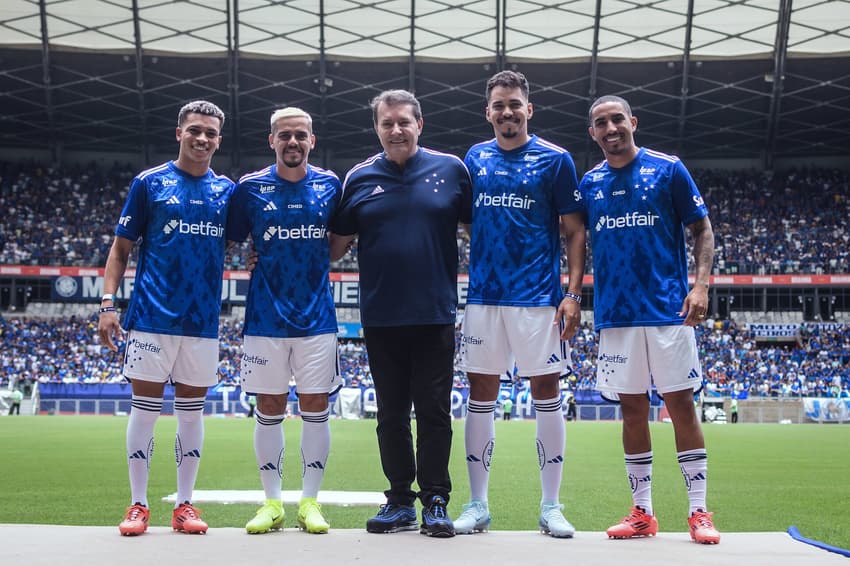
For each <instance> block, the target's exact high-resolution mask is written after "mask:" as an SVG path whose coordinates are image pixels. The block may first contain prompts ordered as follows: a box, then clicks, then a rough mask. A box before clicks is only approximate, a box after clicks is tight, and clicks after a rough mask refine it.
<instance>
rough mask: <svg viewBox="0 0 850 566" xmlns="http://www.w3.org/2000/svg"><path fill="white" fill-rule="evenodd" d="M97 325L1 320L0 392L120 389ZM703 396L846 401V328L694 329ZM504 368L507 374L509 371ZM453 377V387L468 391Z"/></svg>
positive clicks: (360, 372) (236, 324)
mask: <svg viewBox="0 0 850 566" xmlns="http://www.w3.org/2000/svg"><path fill="white" fill-rule="evenodd" d="M96 327H97V319H96V317H94V316H92V317H88V318H86V317H74V316H72V317H67V318H53V319H46V318H7V319H2V318H0V344H2V354H0V387H9V386H10V385H19V386H20V385H24V386H27V385H29V384H31V383H33V382H35V381H38V382H41V383H47V382H59V383H105V382H116V381H121V380H122V379H123V378H122V377H121V372H120V368H121V361H122V357H123V352H122V350H123V343H119V351H118V353H116V354H112V353H111V352H109V351H108V350H106V349H104V348H102V347H101V346H100V345H99V344H98V342H97V338H96ZM241 332H242V321H241V320H239V319H226V320H223V321H222V324H221V329H220V337H221V338H220V342H221V349H220V361H219V373H220V375H221V380H222V381H224V382H227V383H232V384H238V379H239V371H238V370H239V357H240V355H241V343H242V339H241ZM697 338H698V343H699V349H700V356H701V359H702V363H703V369H704V379H705V390H706V395H708V396H717V397H726V396H734V397H798V396H804V397H805V396H812V397H848V395H850V393H848V391H850V325H848V324H837V323H830V324H818V323H804V324H802V325H800V328H799V333H798V336H797V339H796V341H793V342H790V343H785V344H784V345H781V344H780V343H777V342H769V343H759V342H758V341H757V339H756V336H755V334H754V333H753V332H751V331H749V330H748V329H747V328H745V327H744V326H743V325H742V326H739V325H737V324H736V323H735V322H734V321H731V320H725V321H712V320H709V321H708V322H707V323H706V324H705V325H704V326H698V327H697ZM572 346H573V373H572V375H570V376H569V377H568V378H567V379H566V382H565V387H566V388H568V389H570V390H571V391H572V392H579V391H581V390H592V389H593V387H594V380H595V375H596V369H595V366H596V356H597V334H596V333H595V332H594V330H593V328H592V326H591V325H590V324H583V325H582V327H581V329H580V330H579V332H578V334H577V335H576V337H575V338H574V339H573V341H572ZM339 355H340V368H341V372H342V376H343V379H344V381H345V384H346V386H349V387H359V386H361V385H365V386H369V385H371V379H372V378H371V374H370V372H369V361H368V358H367V355H366V349H365V347H364V344H363V342H362V341H361V340H343V341H341V345H340V349H339ZM507 369H508V368H506V371H507ZM467 385H468V384H467V382H466V379H465V376H464V374H463V372H460V371H456V373H455V386H456V387H458V388H462V387H466V386H467Z"/></svg>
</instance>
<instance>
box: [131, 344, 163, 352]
mask: <svg viewBox="0 0 850 566" xmlns="http://www.w3.org/2000/svg"><path fill="white" fill-rule="evenodd" d="M135 346H136V350H137V351H138V350H142V351H143V352H153V353H154V354H158V353H159V352H160V351H161V350H162V348H161V347H160V346H158V345H156V344H154V343H153V342H136V343H135Z"/></svg>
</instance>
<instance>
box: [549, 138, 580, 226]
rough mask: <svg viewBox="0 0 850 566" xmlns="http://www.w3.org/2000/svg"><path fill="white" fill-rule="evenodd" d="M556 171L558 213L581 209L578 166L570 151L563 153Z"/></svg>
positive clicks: (556, 207)
mask: <svg viewBox="0 0 850 566" xmlns="http://www.w3.org/2000/svg"><path fill="white" fill-rule="evenodd" d="M557 167H558V168H557V171H556V173H555V209H556V210H557V211H558V214H561V215H563V214H572V213H573V212H580V211H581V194H579V191H578V179H577V178H576V166H575V163H573V158H572V157H570V154H569V153H566V152H565V153H562V154H561V157H560V159H559V160H558V165H557Z"/></svg>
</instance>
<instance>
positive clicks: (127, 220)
mask: <svg viewBox="0 0 850 566" xmlns="http://www.w3.org/2000/svg"><path fill="white" fill-rule="evenodd" d="M132 219H133V217H132V216H130V215H129V214H128V215H127V216H122V217H121V218H119V219H118V224H120V225H121V226H123V227H125V228H126V227H127V226H128V225H129V224H130V221H131V220H132Z"/></svg>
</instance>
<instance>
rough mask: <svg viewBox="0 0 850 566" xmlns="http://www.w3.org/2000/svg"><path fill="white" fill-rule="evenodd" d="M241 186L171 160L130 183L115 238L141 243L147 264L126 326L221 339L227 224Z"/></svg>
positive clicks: (142, 265) (141, 260) (142, 259)
mask: <svg viewBox="0 0 850 566" xmlns="http://www.w3.org/2000/svg"><path fill="white" fill-rule="evenodd" d="M232 193H233V181H231V180H230V179H228V178H227V177H223V176H221V175H216V174H215V173H214V172H213V171H212V170H210V171H208V172H207V174H206V175H204V176H202V177H194V176H192V175H189V174H188V173H186V172H184V171H181V170H180V169H178V168H177V166H176V165H174V163H173V162H168V163H164V164H162V165H160V166H159V167H154V168H152V169H148V170H147V171H143V172H142V173H139V175H137V176H136V177H135V178H134V179H133V181H132V183H131V184H130V192H129V194H128V195H127V202H126V203H125V204H124V209H123V210H122V211H121V218H120V220H119V221H118V226H117V227H116V228H115V234H116V235H117V236H120V237H122V238H127V239H128V240H132V241H134V242H135V241H137V240H139V239H140V238H141V243H140V246H139V262H138V265H137V267H136V281H135V286H134V289H133V293H132V295H131V296H130V304H129V306H128V307H127V312H126V313H125V314H124V320H123V327H124V328H125V329H128V330H130V329H135V330H140V331H144V332H155V333H158V334H171V335H179V336H195V337H201V338H217V337H218V318H219V313H220V311H221V286H222V278H223V276H224V251H225V223H226V221H227V205H228V202H229V200H230V196H231V194H232Z"/></svg>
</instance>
